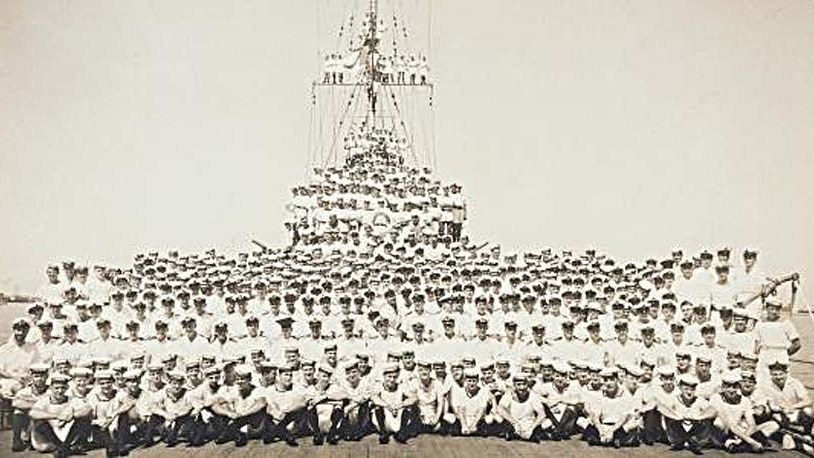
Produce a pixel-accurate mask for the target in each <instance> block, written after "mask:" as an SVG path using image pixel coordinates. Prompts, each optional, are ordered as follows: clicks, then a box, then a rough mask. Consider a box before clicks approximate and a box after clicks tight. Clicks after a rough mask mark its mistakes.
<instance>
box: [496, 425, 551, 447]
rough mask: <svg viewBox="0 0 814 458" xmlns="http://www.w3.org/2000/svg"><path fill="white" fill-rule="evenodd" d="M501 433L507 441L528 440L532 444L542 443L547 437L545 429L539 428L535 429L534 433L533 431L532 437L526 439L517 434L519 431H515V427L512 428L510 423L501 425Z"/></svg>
mask: <svg viewBox="0 0 814 458" xmlns="http://www.w3.org/2000/svg"><path fill="white" fill-rule="evenodd" d="M499 431H500V432H499V433H500V435H502V436H503V438H504V439H506V440H507V441H511V440H515V439H520V440H528V441H530V442H540V441H541V440H542V439H543V437H544V436H545V434H544V433H543V429H542V428H540V427H539V426H538V427H536V428H534V431H532V433H531V437H529V438H528V439H524V438H522V437H520V436H519V435H518V434H517V431H515V429H514V426H512V424H511V423H509V422H508V421H503V423H501V424H500V427H499Z"/></svg>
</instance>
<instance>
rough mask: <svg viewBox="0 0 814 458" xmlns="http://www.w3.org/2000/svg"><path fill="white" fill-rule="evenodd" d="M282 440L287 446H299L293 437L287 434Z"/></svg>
mask: <svg viewBox="0 0 814 458" xmlns="http://www.w3.org/2000/svg"><path fill="white" fill-rule="evenodd" d="M283 440H284V441H285V444H286V445H288V446H289V447H299V446H300V444H298V443H297V441H296V440H294V438H293V437H291V436H288V437H286V438H284V439H283Z"/></svg>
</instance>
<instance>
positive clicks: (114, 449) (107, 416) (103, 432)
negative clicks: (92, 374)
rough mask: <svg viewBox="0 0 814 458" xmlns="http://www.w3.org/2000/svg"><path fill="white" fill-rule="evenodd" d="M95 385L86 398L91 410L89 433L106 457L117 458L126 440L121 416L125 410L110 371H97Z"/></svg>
mask: <svg viewBox="0 0 814 458" xmlns="http://www.w3.org/2000/svg"><path fill="white" fill-rule="evenodd" d="M96 385H97V389H96V390H93V391H92V392H91V393H90V394H89V395H88V396H87V398H86V402H87V403H88V405H89V406H90V407H91V409H92V412H91V418H92V420H91V433H92V435H93V438H94V439H95V440H96V441H98V442H101V444H102V445H103V446H104V448H105V454H106V456H117V455H118V454H119V453H120V451H121V450H122V449H123V448H124V445H125V442H124V441H125V440H126V439H127V436H126V431H124V428H123V427H122V421H123V420H122V418H124V417H123V416H122V415H121V414H122V413H124V412H125V411H126V409H125V410H123V409H122V407H123V406H122V398H121V397H119V396H118V393H117V389H116V387H115V385H114V381H113V372H112V371H110V370H100V371H97V372H96Z"/></svg>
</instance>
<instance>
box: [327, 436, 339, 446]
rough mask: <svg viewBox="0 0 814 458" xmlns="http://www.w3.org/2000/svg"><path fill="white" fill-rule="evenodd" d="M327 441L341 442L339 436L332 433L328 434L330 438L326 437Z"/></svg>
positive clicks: (330, 442)
mask: <svg viewBox="0 0 814 458" xmlns="http://www.w3.org/2000/svg"><path fill="white" fill-rule="evenodd" d="M326 442H328V445H336V444H338V443H339V436H337V435H336V434H331V435H329V436H328V439H326Z"/></svg>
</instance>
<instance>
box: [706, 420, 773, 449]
mask: <svg viewBox="0 0 814 458" xmlns="http://www.w3.org/2000/svg"><path fill="white" fill-rule="evenodd" d="M736 437H737V436H735V435H734V434H732V433H731V432H729V431H723V430H721V429H718V428H716V427H715V426H712V429H711V430H710V441H711V442H712V445H714V446H715V447H716V448H721V449H724V450H726V451H728V452H732V453H746V452H751V451H752V447H751V446H749V444H747V443H746V442H743V441H741V443H739V444H738V445H735V446H732V447H727V446H726V441H727V440H729V439H734V438H736ZM750 437H751V438H752V439H754V440H756V441H758V442H760V443H761V444H762V445H763V446H764V447H765V446H768V445H769V439H768V438H767V437H766V436H764V435H763V433H761V432H760V431H755V432H754V434H752V435H751V436H750Z"/></svg>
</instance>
